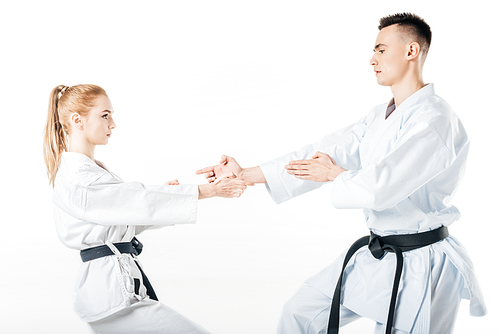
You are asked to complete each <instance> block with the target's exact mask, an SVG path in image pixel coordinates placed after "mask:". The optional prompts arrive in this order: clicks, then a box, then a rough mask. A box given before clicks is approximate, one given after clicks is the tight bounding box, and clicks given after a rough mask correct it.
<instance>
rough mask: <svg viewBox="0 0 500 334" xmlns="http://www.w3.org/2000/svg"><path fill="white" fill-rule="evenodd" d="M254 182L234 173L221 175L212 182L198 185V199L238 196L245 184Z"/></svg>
mask: <svg viewBox="0 0 500 334" xmlns="http://www.w3.org/2000/svg"><path fill="white" fill-rule="evenodd" d="M253 185H254V183H252V182H248V181H244V180H242V179H238V178H236V175H234V174H230V175H227V176H226V175H221V176H220V177H219V178H217V179H216V180H215V181H214V182H212V183H209V184H202V185H199V186H198V199H204V198H210V197H214V196H218V197H226V198H233V197H240V196H241V194H243V192H244V191H245V189H246V188H247V186H253Z"/></svg>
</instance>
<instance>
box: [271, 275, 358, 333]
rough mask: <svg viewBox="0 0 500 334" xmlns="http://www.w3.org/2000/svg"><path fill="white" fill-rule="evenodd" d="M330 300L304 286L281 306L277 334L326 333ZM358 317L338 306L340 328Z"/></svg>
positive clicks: (317, 291)
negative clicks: (281, 311)
mask: <svg viewBox="0 0 500 334" xmlns="http://www.w3.org/2000/svg"><path fill="white" fill-rule="evenodd" d="M331 305H332V299H331V298H330V297H328V296H326V295H325V294H324V293H322V292H320V291H319V290H318V289H316V288H315V287H313V286H311V285H308V284H304V285H303V286H302V287H301V288H300V289H299V291H298V292H297V293H296V294H295V295H294V296H293V297H292V298H291V299H290V300H289V301H288V302H286V303H285V305H284V306H283V313H282V315H281V319H280V322H279V324H278V334H319V333H326V327H327V325H328V319H329V317H330V307H331ZM359 318H360V316H359V315H358V314H356V313H354V312H352V311H351V310H349V309H348V308H346V307H344V306H342V305H341V306H340V326H344V325H347V324H349V323H351V322H353V321H354V320H357V319H359Z"/></svg>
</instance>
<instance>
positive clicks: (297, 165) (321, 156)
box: [285, 152, 346, 182]
mask: <svg viewBox="0 0 500 334" xmlns="http://www.w3.org/2000/svg"><path fill="white" fill-rule="evenodd" d="M285 169H286V170H287V173H288V174H292V175H294V176H295V177H296V178H298V179H303V180H311V181H316V182H328V181H333V180H335V178H336V177H337V176H339V175H340V174H341V173H343V172H345V171H346V170H345V169H344V168H342V167H340V166H338V165H337V164H336V163H335V161H333V159H332V158H330V156H329V155H328V154H325V153H322V152H316V153H315V154H314V155H313V156H312V158H311V159H307V160H295V161H290V162H289V163H288V165H286V166H285Z"/></svg>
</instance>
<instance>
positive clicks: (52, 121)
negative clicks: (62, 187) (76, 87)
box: [43, 86, 69, 186]
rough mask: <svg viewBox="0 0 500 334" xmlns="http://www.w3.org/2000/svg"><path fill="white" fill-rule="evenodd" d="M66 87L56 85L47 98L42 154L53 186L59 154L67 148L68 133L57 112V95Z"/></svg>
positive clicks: (62, 92)
mask: <svg viewBox="0 0 500 334" xmlns="http://www.w3.org/2000/svg"><path fill="white" fill-rule="evenodd" d="M68 88H69V87H67V86H57V87H56V88H54V89H53V90H52V92H51V93H50V99H49V112H48V115H47V123H46V124H45V136H44V140H43V155H44V159H45V165H46V166H47V175H48V177H49V183H50V184H51V185H52V186H54V180H55V178H56V174H57V170H58V169H59V163H60V160H61V154H62V152H65V151H67V150H68V135H67V133H65V131H64V129H63V126H62V124H61V121H60V119H59V112H58V104H59V97H60V95H61V96H62V94H64V93H65V91H66V90H67V89H68Z"/></svg>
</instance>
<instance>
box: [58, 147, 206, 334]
mask: <svg viewBox="0 0 500 334" xmlns="http://www.w3.org/2000/svg"><path fill="white" fill-rule="evenodd" d="M53 201H54V204H55V208H54V216H55V223H56V229H57V233H58V236H59V239H60V240H61V242H62V243H63V244H64V245H66V246H67V247H69V248H72V249H75V250H78V251H79V250H82V249H86V248H89V247H95V246H102V245H104V244H110V243H118V242H129V241H131V240H132V238H133V237H134V236H136V235H138V234H139V233H141V232H143V231H145V230H147V229H152V228H159V227H163V226H167V225H173V224H186V223H194V222H195V221H196V214H197V203H198V186H196V185H177V186H168V185H161V186H145V185H143V184H141V183H137V182H129V183H124V182H123V180H122V179H120V178H119V177H118V176H116V175H115V174H113V173H111V172H110V171H109V170H108V169H107V168H106V166H104V165H103V164H102V163H100V162H94V161H92V160H91V159H90V158H88V157H87V156H85V155H83V154H80V153H72V152H65V153H63V154H62V158H61V166H60V168H59V170H58V172H57V176H56V179H55V185H54V192H53ZM115 251H117V250H115ZM115 254H117V255H113V256H106V257H102V258H98V259H95V260H92V261H89V262H84V263H82V265H81V267H80V270H79V273H78V278H77V282H76V285H75V291H74V310H75V312H76V313H77V315H78V316H79V317H80V318H81V319H82V320H83V321H85V322H87V323H89V325H90V326H91V327H92V328H93V329H94V330H95V332H97V333H125V332H130V331H132V332H134V333H183V334H185V333H208V332H207V331H206V330H204V329H203V328H202V327H200V326H198V325H196V324H194V323H193V322H191V321H190V320H188V319H186V318H185V317H183V316H182V315H180V314H178V313H177V312H175V311H174V310H172V309H170V308H168V307H167V306H165V305H163V304H161V303H159V302H157V301H153V300H151V299H150V298H149V297H148V296H147V294H146V288H145V286H144V284H143V281H142V275H141V273H140V271H139V268H138V267H137V263H136V261H138V259H137V258H136V259H134V258H133V256H132V255H130V254H120V253H119V252H118V253H115ZM145 272H146V275H147V269H145ZM134 279H138V280H139V281H140V286H139V288H138V289H137V287H136V286H135V283H134ZM146 315H147V316H146ZM109 324H112V326H109Z"/></svg>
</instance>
